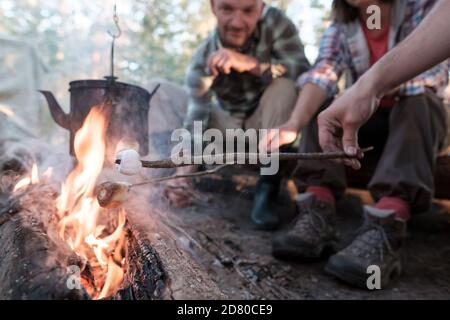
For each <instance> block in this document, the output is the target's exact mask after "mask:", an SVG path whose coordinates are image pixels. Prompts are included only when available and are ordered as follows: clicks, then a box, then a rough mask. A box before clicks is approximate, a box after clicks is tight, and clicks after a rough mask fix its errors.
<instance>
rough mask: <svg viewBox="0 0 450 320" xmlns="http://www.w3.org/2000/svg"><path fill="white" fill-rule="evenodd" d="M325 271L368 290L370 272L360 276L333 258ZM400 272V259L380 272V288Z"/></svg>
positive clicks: (385, 285)
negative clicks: (386, 269)
mask: <svg viewBox="0 0 450 320" xmlns="http://www.w3.org/2000/svg"><path fill="white" fill-rule="evenodd" d="M325 273H327V274H329V275H331V276H334V277H335V278H337V279H339V280H341V281H343V282H346V283H348V284H351V285H353V286H355V287H359V288H361V289H366V290H370V289H369V288H368V287H367V279H368V278H369V277H370V274H365V275H364V276H361V274H360V273H356V272H355V273H353V272H351V271H347V270H345V267H343V266H341V265H340V264H337V263H336V262H335V260H333V259H330V260H329V261H328V263H327V265H326V266H325ZM401 273H402V268H401V263H400V261H396V262H394V263H393V265H392V267H391V268H390V269H389V270H388V271H387V272H386V271H385V272H384V273H383V274H381V279H380V280H381V281H380V282H381V289H383V288H385V287H387V285H388V284H389V282H390V280H391V279H392V278H393V277H394V276H395V275H396V276H399V275H401Z"/></svg>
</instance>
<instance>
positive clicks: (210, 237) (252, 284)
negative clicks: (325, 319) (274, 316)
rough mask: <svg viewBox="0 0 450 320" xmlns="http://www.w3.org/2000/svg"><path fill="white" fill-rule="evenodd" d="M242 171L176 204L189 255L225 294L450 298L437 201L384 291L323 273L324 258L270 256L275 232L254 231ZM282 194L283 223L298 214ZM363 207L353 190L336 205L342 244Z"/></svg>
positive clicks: (448, 257) (417, 219) (213, 180)
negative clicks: (183, 203)
mask: <svg viewBox="0 0 450 320" xmlns="http://www.w3.org/2000/svg"><path fill="white" fill-rule="evenodd" d="M234 170H235V169H234ZM235 171H236V170H235ZM239 173H240V174H239V175H237V174H236V172H233V170H231V172H227V173H226V174H221V175H220V176H211V177H207V178H203V179H202V180H201V181H199V182H197V189H198V193H199V194H202V195H205V197H202V200H197V201H196V203H195V204H194V205H193V206H191V207H189V208H184V209H176V213H177V215H178V216H179V217H180V218H181V221H182V223H183V225H182V226H181V227H183V229H185V231H186V232H187V233H188V234H189V235H190V236H191V237H192V241H191V242H193V243H191V248H192V254H193V255H194V256H195V257H196V259H197V261H199V262H200V264H201V265H202V266H203V267H204V268H206V269H207V271H208V273H209V274H210V275H211V277H212V278H213V280H214V281H215V282H217V283H218V285H219V287H220V289H221V290H222V291H223V292H224V293H225V294H226V295H227V296H228V297H229V298H233V299H449V298H450V286H449V284H450V213H449V211H448V210H446V209H443V208H442V207H439V206H437V205H435V206H434V208H433V210H432V212H430V213H427V214H422V215H418V216H414V217H413V219H412V220H411V222H410V225H409V235H408V239H407V242H406V244H405V246H404V248H403V251H402V254H401V258H402V262H403V275H402V276H401V277H399V278H397V279H396V280H394V281H393V282H391V284H390V286H389V287H388V288H384V289H382V290H376V291H368V290H361V289H355V288H353V287H350V286H348V285H346V284H344V283H341V282H339V281H337V280H335V279H334V278H332V277H330V276H328V275H326V274H324V272H323V268H324V266H325V264H326V261H327V260H326V257H323V258H322V259H320V260H319V261H315V262H309V263H294V262H285V261H280V260H277V259H275V258H273V257H272V255H271V239H272V236H273V233H272V232H263V231H258V230H255V229H254V228H253V226H252V224H251V222H250V217H249V215H250V210H251V205H252V197H253V188H254V183H255V179H256V178H255V174H254V173H252V172H247V173H244V174H242V171H239ZM286 195H287V191H286V190H284V192H283V196H281V197H280V199H279V208H280V212H282V215H283V220H284V225H283V227H286V225H287V224H288V222H289V221H290V220H291V219H292V217H293V216H294V215H295V209H294V207H293V203H292V202H291V201H290V199H289V197H287V196H286ZM361 210H362V209H361V200H360V199H359V198H358V197H356V196H354V195H347V196H346V197H345V198H344V199H343V200H342V201H341V202H340V203H339V204H338V213H339V222H338V224H339V228H340V229H341V231H342V234H343V238H344V240H343V244H345V242H346V241H348V240H349V239H351V237H352V234H353V233H354V232H355V230H357V228H358V226H359V225H360V223H361ZM283 227H282V228H283ZM278 232H282V230H281V231H278Z"/></svg>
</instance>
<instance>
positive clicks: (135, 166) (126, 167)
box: [116, 149, 142, 176]
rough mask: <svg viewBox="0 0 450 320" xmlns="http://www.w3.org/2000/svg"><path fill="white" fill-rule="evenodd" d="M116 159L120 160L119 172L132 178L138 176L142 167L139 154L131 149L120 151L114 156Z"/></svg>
mask: <svg viewBox="0 0 450 320" xmlns="http://www.w3.org/2000/svg"><path fill="white" fill-rule="evenodd" d="M116 159H120V164H119V167H118V169H119V172H120V173H121V174H124V175H126V176H134V175H137V174H139V171H140V169H141V167H142V163H141V161H140V156H139V153H137V151H136V150H133V149H126V150H122V151H120V152H119V153H117V155H116Z"/></svg>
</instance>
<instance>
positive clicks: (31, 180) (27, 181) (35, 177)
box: [13, 163, 39, 192]
mask: <svg viewBox="0 0 450 320" xmlns="http://www.w3.org/2000/svg"><path fill="white" fill-rule="evenodd" d="M38 183H39V173H38V168H37V165H36V163H34V164H33V167H32V168H31V175H30V176H28V177H25V178H23V179H22V180H19V182H17V184H16V185H15V186H14V189H13V192H17V191H18V190H20V189H23V188H25V187H28V186H29V185H32V184H38Z"/></svg>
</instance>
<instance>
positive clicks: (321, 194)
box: [306, 186, 336, 205]
mask: <svg viewBox="0 0 450 320" xmlns="http://www.w3.org/2000/svg"><path fill="white" fill-rule="evenodd" d="M306 192H311V193H314V195H315V196H316V199H317V200H319V201H323V202H327V203H331V204H333V205H334V204H335V203H336V200H335V199H334V195H333V193H332V192H331V190H330V188H327V187H321V186H309V187H308V188H307V189H306Z"/></svg>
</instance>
